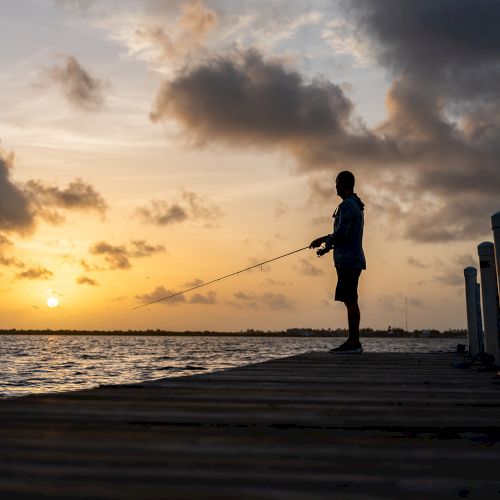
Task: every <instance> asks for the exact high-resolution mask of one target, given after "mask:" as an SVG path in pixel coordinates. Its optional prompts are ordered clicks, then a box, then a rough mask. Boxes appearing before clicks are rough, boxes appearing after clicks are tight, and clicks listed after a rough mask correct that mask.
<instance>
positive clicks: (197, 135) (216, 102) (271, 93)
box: [151, 50, 353, 158]
mask: <svg viewBox="0 0 500 500" xmlns="http://www.w3.org/2000/svg"><path fill="white" fill-rule="evenodd" d="M352 109H353V104H352V103H351V101H350V100H349V99H348V98H347V97H346V96H345V94H344V92H343V91H342V89H341V88H340V87H339V86H338V85H335V84H333V83H330V82H327V81H313V82H310V83H308V82H305V81H304V79H303V77H302V76H301V75H300V74H299V73H297V72H295V71H292V70H290V69H288V68H287V67H285V66H284V64H282V63H280V62H278V61H265V60H264V59H263V57H262V56H261V55H260V54H259V53H258V52H256V51H250V50H249V51H246V52H243V53H241V54H236V55H229V56H226V57H219V58H213V59H211V60H209V61H208V62H206V63H204V64H201V65H199V66H197V67H194V68H192V69H188V70H185V71H184V72H182V73H180V74H179V75H178V76H177V77H176V78H175V79H173V80H171V81H166V82H165V83H164V84H163V85H162V87H161V88H160V90H159V92H158V94H157V96H156V101H155V103H154V106H153V109H152V111H151V119H152V120H153V121H155V122H157V121H166V120H177V121H178V122H179V123H181V124H182V125H183V126H184V128H185V131H186V134H187V136H188V137H189V138H191V139H192V141H193V142H195V143H196V144H199V145H203V144H206V143H209V142H210V141H212V140H219V141H222V142H225V143H229V144H232V145H260V146H266V147H271V146H274V145H280V146H282V147H285V148H287V149H288V150H290V151H291V152H292V153H294V154H295V155H296V156H298V157H299V158H300V157H301V156H302V153H303V151H302V146H303V144H304V143H308V144H309V143H315V142H317V143H318V144H319V143H321V142H323V141H328V142H329V143H330V142H331V141H336V140H340V139H342V141H343V142H344V139H346V137H345V128H346V127H347V126H348V122H349V118H350V115H351V112H352ZM310 153H312V150H311V151H310Z"/></svg>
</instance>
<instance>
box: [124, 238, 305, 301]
mask: <svg viewBox="0 0 500 500" xmlns="http://www.w3.org/2000/svg"><path fill="white" fill-rule="evenodd" d="M306 248H309V246H307V247H304V248H299V249H298V250H294V251H293V252H288V253H285V254H283V255H280V256H279V257H274V258H273V259H269V260H266V261H264V262H260V263H259V264H255V265H253V266H250V267H246V268H245V269H240V270H239V271H235V272H234V273H231V274H226V275H225V276H221V277H220V278H216V279H214V280H211V281H207V282H206V283H202V284H201V285H197V286H193V287H191V288H188V289H187V290H182V292H176V293H173V294H172V295H167V296H166V297H162V298H161V299H156V300H152V301H151V302H146V303H145V304H141V305H139V306H137V307H133V308H132V310H135V309H141V307H146V306H150V305H151V304H156V303H157V302H162V301H163V300H167V299H171V298H172V297H177V296H178V295H182V294H183V293H188V292H191V291H192V290H196V289H197V288H202V287H204V286H207V285H211V284H212V283H216V282H217V281H222V280H225V279H226V278H230V277H231V276H236V275H237V274H240V273H244V272H245V271H250V269H255V268H256V267H260V268H262V266H263V265H264V264H269V263H270V262H274V261H275V260H279V259H283V258H284V257H288V256H289V255H293V254H294V253H298V252H302V251H303V250H305V249H306Z"/></svg>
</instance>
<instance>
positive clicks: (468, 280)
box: [464, 267, 483, 356]
mask: <svg viewBox="0 0 500 500" xmlns="http://www.w3.org/2000/svg"><path fill="white" fill-rule="evenodd" d="M464 276H465V301H466V306H467V336H468V338H469V354H470V355H471V356H475V355H476V354H477V353H478V352H480V351H482V349H483V345H482V344H483V338H482V336H483V328H482V321H481V306H480V305H479V311H478V296H477V294H478V287H477V269H476V268H475V267H466V268H465V269H464Z"/></svg>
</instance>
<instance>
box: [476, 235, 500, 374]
mask: <svg viewBox="0 0 500 500" xmlns="http://www.w3.org/2000/svg"><path fill="white" fill-rule="evenodd" d="M477 251H478V254H479V267H480V269H481V297H482V299H483V320H484V350H485V352H487V353H488V354H491V355H492V356H493V357H494V358H495V363H496V364H499V363H500V352H499V347H498V288H497V271H496V266H495V246H494V245H493V243H491V242H490V241H485V242H483V243H481V244H480V245H478V247H477Z"/></svg>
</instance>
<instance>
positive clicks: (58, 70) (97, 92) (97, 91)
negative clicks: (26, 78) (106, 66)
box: [42, 56, 107, 111]
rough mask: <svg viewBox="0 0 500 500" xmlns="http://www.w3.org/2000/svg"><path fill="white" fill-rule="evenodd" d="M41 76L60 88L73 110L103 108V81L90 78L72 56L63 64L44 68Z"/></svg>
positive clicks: (97, 109) (96, 109)
mask: <svg viewBox="0 0 500 500" xmlns="http://www.w3.org/2000/svg"><path fill="white" fill-rule="evenodd" d="M42 76H44V77H46V78H47V79H48V80H50V81H51V82H54V83H56V84H57V85H59V87H60V88H61V91H62V92H63V95H64V97H65V98H66V100H67V101H68V102H69V103H70V104H71V105H72V106H74V107H75V108H78V109H83V110H85V111H99V110H101V109H102V108H103V107H104V90H105V88H106V86H107V84H106V82H105V81H104V80H100V79H98V78H96V77H94V76H92V75H91V74H90V73H89V72H88V71H87V70H86V69H85V68H83V66H82V65H81V64H80V63H79V62H78V60H77V59H76V58H75V57H73V56H66V58H65V62H64V63H63V64H60V65H54V66H51V67H50V68H45V70H44V71H43V74H42Z"/></svg>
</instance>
